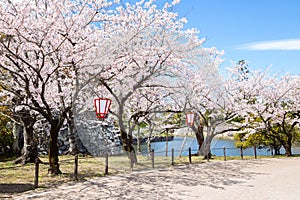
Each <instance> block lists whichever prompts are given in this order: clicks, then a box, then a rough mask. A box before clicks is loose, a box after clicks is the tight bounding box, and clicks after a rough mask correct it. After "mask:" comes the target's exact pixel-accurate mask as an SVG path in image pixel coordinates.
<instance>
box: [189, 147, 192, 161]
mask: <svg viewBox="0 0 300 200" xmlns="http://www.w3.org/2000/svg"><path fill="white" fill-rule="evenodd" d="M189 161H190V163H192V149H191V148H189Z"/></svg>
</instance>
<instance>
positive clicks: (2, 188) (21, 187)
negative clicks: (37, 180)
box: [0, 183, 34, 194]
mask: <svg viewBox="0 0 300 200" xmlns="http://www.w3.org/2000/svg"><path fill="white" fill-rule="evenodd" d="M32 189H34V186H33V185H32V184H21V183H20V184H17V183H11V184H9V183H8V184H6V183H0V193H10V194H12V193H21V192H26V191H28V190H32Z"/></svg>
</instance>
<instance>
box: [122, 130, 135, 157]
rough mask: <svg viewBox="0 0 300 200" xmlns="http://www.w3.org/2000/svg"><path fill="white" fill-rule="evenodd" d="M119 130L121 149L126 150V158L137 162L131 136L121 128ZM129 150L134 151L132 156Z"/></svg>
mask: <svg viewBox="0 0 300 200" xmlns="http://www.w3.org/2000/svg"><path fill="white" fill-rule="evenodd" d="M120 132H121V139H122V145H123V149H124V150H125V151H126V153H127V156H128V158H129V159H133V160H132V162H133V163H137V158H136V154H135V150H134V148H133V142H132V136H131V135H129V134H127V132H126V131H124V130H122V129H121V130H120ZM131 152H133V153H134V156H133V157H132V156H131V155H130V153H131Z"/></svg>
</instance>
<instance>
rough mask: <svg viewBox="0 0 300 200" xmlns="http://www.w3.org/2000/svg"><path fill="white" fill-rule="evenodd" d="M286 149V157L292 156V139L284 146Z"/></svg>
mask: <svg viewBox="0 0 300 200" xmlns="http://www.w3.org/2000/svg"><path fill="white" fill-rule="evenodd" d="M284 149H285V155H286V156H288V157H289V156H292V138H290V137H289V138H288V139H287V142H286V143H285V145H284Z"/></svg>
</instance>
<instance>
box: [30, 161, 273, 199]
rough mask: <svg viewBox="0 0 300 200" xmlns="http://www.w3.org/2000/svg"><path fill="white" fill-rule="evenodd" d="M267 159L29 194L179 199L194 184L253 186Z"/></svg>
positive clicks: (137, 174) (135, 175) (144, 173)
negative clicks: (259, 170) (250, 182)
mask: <svg viewBox="0 0 300 200" xmlns="http://www.w3.org/2000/svg"><path fill="white" fill-rule="evenodd" d="M267 163H268V162H266V161H263V160H247V161H226V162H224V161H213V162H205V163H201V164H188V165H181V166H175V167H170V168H157V169H154V170H149V171H137V172H132V173H129V174H119V175H115V176H107V177H99V178H95V179H91V180H88V181H85V182H79V183H72V184H67V185H64V186H60V187H59V188H57V189H54V188H52V189H50V188H49V189H47V190H46V191H45V190H44V191H43V192H42V193H39V194H37V193H34V194H31V196H30V198H31V199H33V198H36V199H39V198H43V197H47V198H49V199H56V198H58V199H59V198H63V199H72V200H73V199H74V195H75V196H76V198H79V199H122V200H123V199H143V200H145V199H180V197H183V196H185V194H187V193H189V189H190V188H193V187H195V188H197V189H201V188H205V187H209V188H213V189H217V190H225V189H226V188H227V187H230V186H233V185H239V184H247V187H253V186H252V185H249V183H247V182H248V181H249V180H251V179H253V178H255V176H258V175H266V173H261V172H257V171H258V170H257V168H258V167H260V166H263V165H265V164H267ZM70 194H74V195H71V196H70ZM48 195H49V196H48ZM194 195H196V196H194V197H195V198H198V197H199V198H200V197H201V191H199V193H197V194H194ZM27 197H28V196H27ZM182 199H184V198H182Z"/></svg>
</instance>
